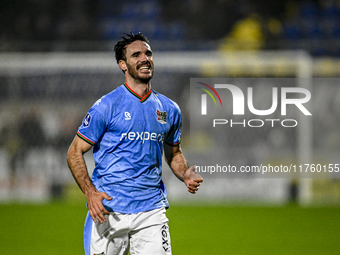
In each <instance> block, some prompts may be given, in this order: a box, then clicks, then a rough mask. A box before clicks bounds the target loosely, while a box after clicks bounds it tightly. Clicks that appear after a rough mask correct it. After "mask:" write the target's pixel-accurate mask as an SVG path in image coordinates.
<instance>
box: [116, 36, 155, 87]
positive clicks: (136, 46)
mask: <svg viewBox="0 0 340 255" xmlns="http://www.w3.org/2000/svg"><path fill="white" fill-rule="evenodd" d="M125 50H126V54H125V57H126V61H124V60H120V61H119V63H118V64H119V67H120V68H121V69H122V70H123V71H124V72H125V74H126V75H128V76H130V77H131V78H132V79H134V80H135V82H137V83H148V82H149V81H150V79H151V78H152V76H153V71H154V66H153V59H152V51H151V47H150V45H149V44H147V43H146V42H142V41H134V42H132V43H131V44H129V45H128V46H127V47H126V49H125ZM126 72H127V73H126Z"/></svg>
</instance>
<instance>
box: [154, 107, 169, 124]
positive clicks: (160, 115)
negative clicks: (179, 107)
mask: <svg viewBox="0 0 340 255" xmlns="http://www.w3.org/2000/svg"><path fill="white" fill-rule="evenodd" d="M156 113H157V121H158V122H159V123H161V124H166V116H167V113H166V112H161V111H159V110H157V111H156Z"/></svg>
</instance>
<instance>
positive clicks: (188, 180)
mask: <svg viewBox="0 0 340 255" xmlns="http://www.w3.org/2000/svg"><path fill="white" fill-rule="evenodd" d="M195 170H196V166H191V167H189V168H188V169H187V170H186V171H185V172H184V175H183V179H184V183H185V185H186V186H187V188H188V191H189V192H190V193H192V194H195V193H196V192H197V190H198V189H199V187H200V185H201V182H203V178H202V177H201V176H200V175H199V174H198V173H196V171H195Z"/></svg>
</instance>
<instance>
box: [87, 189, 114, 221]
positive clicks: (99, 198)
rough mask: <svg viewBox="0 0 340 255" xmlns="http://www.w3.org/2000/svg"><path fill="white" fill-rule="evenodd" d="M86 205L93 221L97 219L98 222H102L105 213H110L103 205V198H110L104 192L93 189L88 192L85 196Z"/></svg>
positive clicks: (104, 219)
mask: <svg viewBox="0 0 340 255" xmlns="http://www.w3.org/2000/svg"><path fill="white" fill-rule="evenodd" d="M86 198H87V206H88V209H89V212H90V215H91V217H92V219H93V221H94V222H95V223H97V220H98V221H99V222H100V223H103V222H105V221H106V218H105V214H106V215H109V214H110V213H109V212H108V211H107V210H106V209H105V207H104V205H103V200H104V199H107V200H111V199H112V197H110V196H109V195H108V194H106V193H105V192H99V191H93V192H91V193H89V194H88V195H87V196H86Z"/></svg>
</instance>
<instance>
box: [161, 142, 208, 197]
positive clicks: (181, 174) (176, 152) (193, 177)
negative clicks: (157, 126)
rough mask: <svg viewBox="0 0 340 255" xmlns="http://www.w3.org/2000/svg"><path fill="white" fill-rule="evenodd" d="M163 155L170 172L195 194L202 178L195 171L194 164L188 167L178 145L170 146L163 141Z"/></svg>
mask: <svg viewBox="0 0 340 255" xmlns="http://www.w3.org/2000/svg"><path fill="white" fill-rule="evenodd" d="M164 156H165V161H166V162H167V163H168V165H169V166H170V168H171V170H172V172H173V173H174V174H175V175H176V176H177V178H178V179H180V180H181V181H182V182H184V183H185V185H186V186H187V188H188V191H189V192H190V193H192V194H195V193H196V191H197V190H198V189H199V186H200V184H201V182H203V178H202V177H201V176H200V175H199V174H198V173H196V171H195V169H196V166H191V167H189V165H188V162H187V160H186V158H185V157H184V155H183V153H182V150H181V147H180V145H175V146H170V145H167V144H166V143H164Z"/></svg>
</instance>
